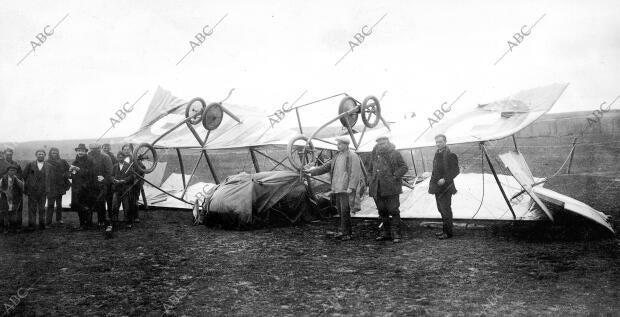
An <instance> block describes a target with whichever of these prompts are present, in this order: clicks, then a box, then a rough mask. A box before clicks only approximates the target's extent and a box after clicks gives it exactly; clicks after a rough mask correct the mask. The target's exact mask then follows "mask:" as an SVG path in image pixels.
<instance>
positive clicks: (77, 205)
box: [69, 144, 94, 230]
mask: <svg viewBox="0 0 620 317" xmlns="http://www.w3.org/2000/svg"><path fill="white" fill-rule="evenodd" d="M87 151H88V149H87V148H86V146H85V145H84V144H80V145H78V147H77V148H75V152H76V153H77V154H76V157H75V160H74V161H73V163H72V164H71V166H70V167H69V173H70V175H71V207H72V208H73V210H75V211H77V213H78V217H79V218H80V230H82V229H85V228H88V227H90V226H92V223H93V216H92V213H91V211H90V210H88V208H89V198H90V197H89V196H90V194H89V189H90V186H91V184H92V183H93V182H94V176H93V173H92V169H93V162H92V161H91V160H90V159H89V158H88V155H87V154H86V152H87Z"/></svg>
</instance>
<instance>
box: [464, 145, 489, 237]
mask: <svg viewBox="0 0 620 317" xmlns="http://www.w3.org/2000/svg"><path fill="white" fill-rule="evenodd" d="M483 151H484V150H483V149H482V146H480V174H482V197H480V205H478V209H477V210H476V212H475V213H474V215H473V216H472V217H471V219H474V218H475V217H476V215H478V212H479V211H480V208H482V202H483V201H484V183H485V181H484V153H483ZM465 227H467V225H465Z"/></svg>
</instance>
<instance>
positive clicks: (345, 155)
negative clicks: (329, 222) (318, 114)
mask: <svg viewBox="0 0 620 317" xmlns="http://www.w3.org/2000/svg"><path fill="white" fill-rule="evenodd" d="M336 141H337V143H338V145H337V146H338V154H336V157H334V158H333V159H332V160H330V161H329V162H327V163H325V164H323V165H322V166H320V167H315V168H311V169H308V170H305V172H306V173H309V174H310V175H321V174H325V173H327V172H330V174H331V189H332V194H333V198H334V201H335V203H336V209H338V212H339V213H340V232H339V233H338V234H337V235H336V238H338V239H340V240H342V241H347V240H351V214H350V210H351V207H353V205H354V201H355V196H356V194H357V190H358V187H360V185H361V184H362V183H363V182H364V180H363V172H362V165H361V160H360V158H359V156H357V154H356V153H355V152H353V151H351V150H349V142H350V141H349V139H348V138H345V137H339V138H336Z"/></svg>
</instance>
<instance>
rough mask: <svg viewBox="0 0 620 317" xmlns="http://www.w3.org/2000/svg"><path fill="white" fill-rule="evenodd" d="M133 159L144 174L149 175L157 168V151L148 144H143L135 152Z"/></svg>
mask: <svg viewBox="0 0 620 317" xmlns="http://www.w3.org/2000/svg"><path fill="white" fill-rule="evenodd" d="M133 159H134V164H135V165H136V168H137V169H138V170H140V171H141V172H142V173H144V174H148V173H150V172H152V171H154V170H155V167H156V166H157V151H155V148H154V147H153V146H152V145H150V144H148V143H142V144H140V145H138V147H137V148H136V150H135V151H133Z"/></svg>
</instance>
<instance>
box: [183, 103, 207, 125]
mask: <svg viewBox="0 0 620 317" xmlns="http://www.w3.org/2000/svg"><path fill="white" fill-rule="evenodd" d="M206 107H207V103H206V102H205V101H204V100H202V98H194V99H192V100H191V101H190V102H189V103H188V104H187V108H185V118H189V117H192V116H194V115H196V113H200V114H199V115H196V116H195V117H192V118H191V119H189V121H188V122H189V123H190V124H192V125H197V124H198V123H200V120H202V113H203V112H204V110H205V108H206Z"/></svg>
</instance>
